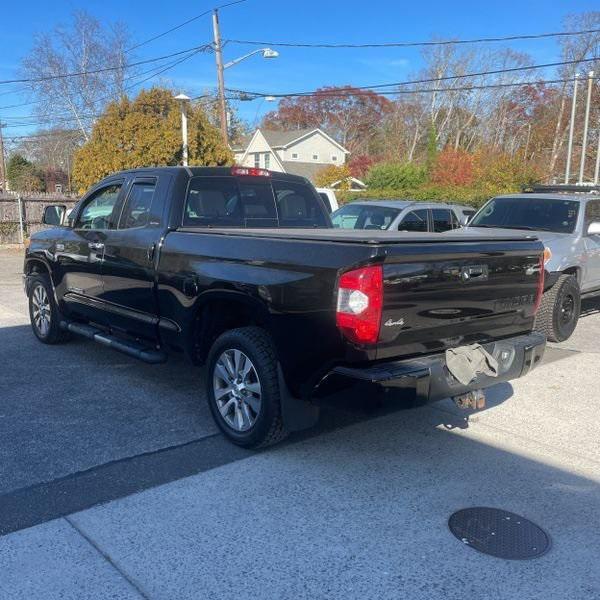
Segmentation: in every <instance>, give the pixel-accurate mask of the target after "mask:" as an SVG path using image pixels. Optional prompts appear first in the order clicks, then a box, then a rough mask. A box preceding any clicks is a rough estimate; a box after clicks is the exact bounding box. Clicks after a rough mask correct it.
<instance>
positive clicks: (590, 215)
mask: <svg viewBox="0 0 600 600" xmlns="http://www.w3.org/2000/svg"><path fill="white" fill-rule="evenodd" d="M594 221H600V200H590V201H589V202H588V203H587V206H586V207H585V229H584V232H587V229H588V227H589V226H590V223H593V222H594Z"/></svg>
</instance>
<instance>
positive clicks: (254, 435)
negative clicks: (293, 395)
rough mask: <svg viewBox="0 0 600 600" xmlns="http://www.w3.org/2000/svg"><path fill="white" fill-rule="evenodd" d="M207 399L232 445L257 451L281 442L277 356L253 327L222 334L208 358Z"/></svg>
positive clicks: (263, 334) (283, 432) (266, 337)
mask: <svg viewBox="0 0 600 600" xmlns="http://www.w3.org/2000/svg"><path fill="white" fill-rule="evenodd" d="M207 397H208V404H209V407H210V410H211V412H212V415H213V418H214V419H215V422H216V423H217V425H218V426H219V428H220V429H221V431H222V432H223V433H224V434H225V435H226V436H227V437H228V438H229V439H230V440H231V441H232V442H233V443H235V444H237V445H239V446H243V447H245V448H260V447H265V446H270V445H272V444H275V443H277V442H279V441H280V440H282V439H283V438H285V437H286V435H287V432H286V430H285V428H284V427H283V420H282V416H281V397H280V392H279V381H278V377H277V357H276V355H275V350H274V348H273V343H272V342H271V338H270V336H269V335H268V334H267V333H266V331H264V330H263V329H260V328H259V327H241V328H239V329H233V330H231V331H227V332H226V333H224V334H223V335H221V336H220V337H219V338H218V339H217V340H216V342H215V343H214V344H213V346H212V348H211V350H210V353H209V355H208V372H207Z"/></svg>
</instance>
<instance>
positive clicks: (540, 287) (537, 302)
mask: <svg viewBox="0 0 600 600" xmlns="http://www.w3.org/2000/svg"><path fill="white" fill-rule="evenodd" d="M545 256H546V253H544V254H543V255H542V256H541V257H540V274H539V276H538V284H537V290H536V291H535V302H534V303H533V313H534V314H535V313H537V311H538V308H539V307H540V304H541V303H542V296H543V295H544V279H545V276H546V273H545V270H544V264H545V262H546V261H545Z"/></svg>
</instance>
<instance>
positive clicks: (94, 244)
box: [88, 242, 104, 250]
mask: <svg viewBox="0 0 600 600" xmlns="http://www.w3.org/2000/svg"><path fill="white" fill-rule="evenodd" d="M88 248H89V249H90V250H102V249H103V248H104V244H103V243H102V242H90V243H89V244H88Z"/></svg>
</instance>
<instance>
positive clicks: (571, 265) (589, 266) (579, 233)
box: [463, 186, 600, 342]
mask: <svg viewBox="0 0 600 600" xmlns="http://www.w3.org/2000/svg"><path fill="white" fill-rule="evenodd" d="M551 189H554V190H556V189H558V190H560V187H558V188H556V187H554V188H550V187H549V186H538V187H537V188H534V190H540V191H534V192H533V193H527V194H511V195H507V196H498V197H496V198H492V199H491V200H489V201H488V202H487V203H486V204H485V205H484V206H483V207H482V208H481V209H480V210H479V212H477V214H476V215H475V216H474V217H473V219H472V220H471V222H470V223H469V225H468V227H466V228H465V229H464V230H463V232H467V233H473V234H474V235H480V234H482V233H484V231H483V229H484V228H485V233H487V234H490V233H491V232H490V229H493V230H494V232H495V233H498V234H499V235H506V234H507V233H509V234H510V233H511V232H513V233H514V230H521V231H523V230H524V231H528V232H531V234H532V235H535V236H536V237H537V238H539V239H540V240H541V241H542V242H543V243H544V245H545V246H546V250H545V254H544V260H545V273H546V280H545V287H544V296H543V298H542V303H541V305H540V308H539V311H538V314H537V317H536V329H538V331H542V332H543V333H545V334H546V335H547V337H548V339H549V340H551V341H553V342H562V341H564V340H566V339H568V338H569V337H570V336H571V334H572V333H573V331H574V330H575V327H576V326H577V321H578V319H579V314H580V309H581V298H582V297H583V296H591V295H596V294H600V196H599V195H598V194H593V193H584V194H582V193H571V194H567V193H560V192H558V193H557V192H554V193H551V192H550V190H551ZM568 189H572V186H570V187H569V188H568ZM545 190H548V191H545Z"/></svg>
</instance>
